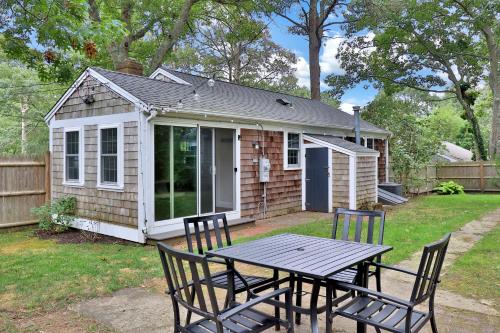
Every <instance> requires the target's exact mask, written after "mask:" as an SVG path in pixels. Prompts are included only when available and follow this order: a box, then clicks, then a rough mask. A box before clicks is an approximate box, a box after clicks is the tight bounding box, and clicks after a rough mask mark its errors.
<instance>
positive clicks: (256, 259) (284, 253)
mask: <svg viewBox="0 0 500 333" xmlns="http://www.w3.org/2000/svg"><path fill="white" fill-rule="evenodd" d="M390 250H392V247H391V246H383V245H372V244H365V243H357V242H349V241H342V240H335V239H329V238H320V237H312V236H303V235H295V234H280V235H276V236H271V237H266V238H261V239H258V240H254V241H250V242H247V243H243V244H238V245H232V246H228V247H223V248H220V249H215V250H211V251H209V252H208V253H207V254H208V255H211V256H216V257H220V258H223V259H228V260H234V261H238V262H242V263H246V264H251V265H255V266H260V267H265V268H271V269H273V270H274V271H275V272H277V271H283V272H288V273H290V279H293V277H294V276H295V275H297V276H302V277H307V278H310V279H312V280H313V287H312V292H311V302H310V307H309V309H308V310H307V312H305V311H304V309H303V308H298V307H295V306H294V311H296V312H298V313H306V314H309V315H310V320H311V331H312V333H318V313H320V312H323V311H324V310H325V309H326V307H324V308H322V309H319V308H318V296H319V291H320V287H321V282H322V281H325V279H326V278H327V277H329V276H330V275H333V274H335V273H337V272H340V271H342V270H344V269H346V268H349V267H352V266H355V265H358V269H360V270H361V271H362V272H364V274H363V277H362V279H361V280H362V285H363V286H367V284H368V278H367V275H368V272H367V269H368V266H367V265H364V264H363V263H364V262H365V261H371V260H373V259H374V258H375V257H377V256H379V255H381V254H382V253H385V252H388V251H390ZM228 280H229V281H233V279H232V278H230V277H229V278H228ZM292 283H293V281H292ZM292 283H291V284H292ZM232 290H234V286H229V288H228V293H230V295H231V292H232ZM276 314H277V315H279V311H278V312H277V313H276ZM328 326H329V325H327V331H329V329H328ZM357 331H358V333H359V332H365V331H366V327H365V325H363V324H358V328H357Z"/></svg>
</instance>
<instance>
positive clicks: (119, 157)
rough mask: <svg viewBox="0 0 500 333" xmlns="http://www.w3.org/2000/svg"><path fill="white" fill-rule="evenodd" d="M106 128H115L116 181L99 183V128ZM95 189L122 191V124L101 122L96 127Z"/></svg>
mask: <svg viewBox="0 0 500 333" xmlns="http://www.w3.org/2000/svg"><path fill="white" fill-rule="evenodd" d="M106 128H116V129H117V131H116V132H117V133H116V135H117V148H116V149H117V166H116V168H117V178H116V180H117V182H116V183H113V184H110V183H101V130H103V129H106ZM96 188H97V189H101V190H108V191H123V188H124V145H123V124H122V123H119V124H101V125H99V126H98V127H97V186H96Z"/></svg>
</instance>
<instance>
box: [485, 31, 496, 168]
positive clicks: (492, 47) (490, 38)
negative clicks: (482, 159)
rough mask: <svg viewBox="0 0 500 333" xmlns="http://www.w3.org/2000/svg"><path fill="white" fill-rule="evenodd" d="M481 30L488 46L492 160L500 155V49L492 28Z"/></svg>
mask: <svg viewBox="0 0 500 333" xmlns="http://www.w3.org/2000/svg"><path fill="white" fill-rule="evenodd" d="M482 31H483V35H484V36H485V39H486V45H487V46H488V55H489V62H490V75H489V81H490V82H489V85H490V88H491V92H492V95H493V110H492V113H491V135H490V158H491V159H492V160H493V159H496V158H499V157H500V64H499V62H500V50H499V48H498V43H497V42H496V38H495V33H494V32H493V30H492V29H491V28H490V27H484V28H483V29H482Z"/></svg>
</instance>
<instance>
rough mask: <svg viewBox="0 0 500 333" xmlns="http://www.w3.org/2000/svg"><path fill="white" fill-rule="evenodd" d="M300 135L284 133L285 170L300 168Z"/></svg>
mask: <svg viewBox="0 0 500 333" xmlns="http://www.w3.org/2000/svg"><path fill="white" fill-rule="evenodd" d="M300 141H301V136H300V133H293V132H286V133H285V158H284V163H285V169H294V168H300V166H301V165H300V146H301V144H300Z"/></svg>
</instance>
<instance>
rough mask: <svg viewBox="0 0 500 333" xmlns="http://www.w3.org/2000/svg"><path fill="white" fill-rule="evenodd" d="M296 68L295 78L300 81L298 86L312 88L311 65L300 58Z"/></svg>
mask: <svg viewBox="0 0 500 333" xmlns="http://www.w3.org/2000/svg"><path fill="white" fill-rule="evenodd" d="M294 67H295V77H296V78H297V80H298V82H297V84H298V85H299V86H300V87H307V88H309V87H310V86H311V82H310V81H309V63H308V62H307V61H306V59H305V58H304V57H302V56H298V57H297V64H295V65H294Z"/></svg>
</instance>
